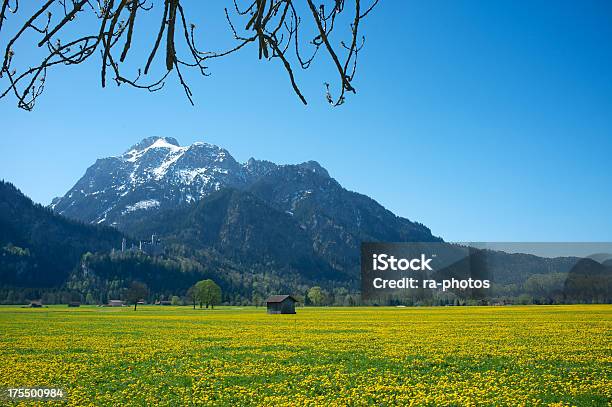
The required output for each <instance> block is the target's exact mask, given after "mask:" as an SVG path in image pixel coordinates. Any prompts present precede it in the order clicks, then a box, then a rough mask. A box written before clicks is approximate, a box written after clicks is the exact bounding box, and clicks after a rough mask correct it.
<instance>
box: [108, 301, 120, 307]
mask: <svg viewBox="0 0 612 407" xmlns="http://www.w3.org/2000/svg"><path fill="white" fill-rule="evenodd" d="M106 306H107V307H123V301H121V300H108V304H107V305H106Z"/></svg>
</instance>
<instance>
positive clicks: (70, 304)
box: [68, 301, 81, 308]
mask: <svg viewBox="0 0 612 407" xmlns="http://www.w3.org/2000/svg"><path fill="white" fill-rule="evenodd" d="M68 306H69V307H70V308H76V307H80V306H81V303H80V302H78V301H72V302H69V303H68Z"/></svg>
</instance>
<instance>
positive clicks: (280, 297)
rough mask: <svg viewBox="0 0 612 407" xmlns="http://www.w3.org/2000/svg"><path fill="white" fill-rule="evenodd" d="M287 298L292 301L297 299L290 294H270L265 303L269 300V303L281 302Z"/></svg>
mask: <svg viewBox="0 0 612 407" xmlns="http://www.w3.org/2000/svg"><path fill="white" fill-rule="evenodd" d="M287 298H291V299H292V300H293V301H295V302H297V300H296V299H295V298H293V296H291V295H271V296H269V297H268V299H267V300H266V302H267V303H269V302H271V303H277V302H283V301H285V300H286V299H287Z"/></svg>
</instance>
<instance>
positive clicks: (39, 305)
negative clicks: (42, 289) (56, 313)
mask: <svg viewBox="0 0 612 407" xmlns="http://www.w3.org/2000/svg"><path fill="white" fill-rule="evenodd" d="M42 306H43V304H42V301H40V300H38V301H30V308H42Z"/></svg>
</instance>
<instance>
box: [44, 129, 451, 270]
mask: <svg viewBox="0 0 612 407" xmlns="http://www.w3.org/2000/svg"><path fill="white" fill-rule="evenodd" d="M226 189H228V190H232V191H233V192H232V193H231V194H229V195H222V196H219V195H215V193H216V192H219V191H222V190H226ZM211 197H215V198H214V199H212V200H211V201H210V202H207V200H208V198H211ZM200 201H203V202H204V205H203V206H200V207H198V209H193V208H191V209H189V208H190V206H194V207H196V206H197V203H198V202H200ZM220 202H222V203H223V204H222V205H221V204H220ZM52 208H53V210H54V211H55V212H57V213H59V214H62V215H64V216H68V217H70V218H74V219H78V220H81V221H84V222H88V223H93V224H106V225H112V226H115V227H117V228H119V229H120V230H122V231H124V232H126V233H127V234H129V235H133V236H137V237H142V238H144V237H146V236H147V233H152V232H156V233H161V230H162V229H163V230H165V231H166V234H167V235H172V236H173V237H177V236H181V235H182V236H184V239H183V240H182V243H183V244H187V245H190V246H199V245H202V244H205V245H206V246H207V247H215V248H219V247H222V248H223V250H222V251H224V252H226V253H228V255H230V256H237V255H238V254H240V256H242V257H243V258H247V259H250V261H251V262H253V261H255V262H261V261H262V260H263V259H264V258H266V256H267V257H272V258H275V259H276V260H277V263H278V262H283V263H286V261H289V262H291V261H292V260H282V261H281V259H280V257H279V256H275V254H274V253H275V252H274V250H275V248H278V247H287V248H288V247H292V245H293V247H294V248H297V247H300V250H297V249H296V250H297V251H295V255H296V256H307V257H308V256H309V257H310V259H311V261H315V262H318V261H321V260H322V261H323V262H324V263H325V264H326V265H325V267H322V266H321V264H319V266H318V268H319V270H321V271H323V270H326V269H329V268H331V269H333V270H335V271H337V272H339V273H341V274H345V275H352V276H353V277H355V276H356V275H357V274H358V267H359V245H360V243H361V242H362V241H439V240H440V239H439V238H437V237H435V236H433V235H432V234H431V232H430V230H429V229H428V228H427V227H425V226H424V225H421V224H419V223H415V222H411V221H409V220H408V219H405V218H401V217H397V216H395V215H394V214H393V213H391V212H390V211H388V210H386V209H385V208H384V207H382V206H381V205H380V204H378V203H377V202H376V201H374V200H373V199H371V198H369V197H367V196H365V195H361V194H358V193H355V192H351V191H348V190H346V189H344V188H343V187H342V186H341V185H340V184H339V183H338V182H337V181H336V180H335V179H333V178H332V177H330V175H329V173H328V172H327V170H325V169H324V168H323V167H321V166H320V165H319V164H318V163H317V162H315V161H308V162H305V163H302V164H297V165H276V164H274V163H272V162H269V161H260V160H255V159H253V158H251V159H249V160H248V161H247V162H246V163H243V164H241V163H238V162H237V161H236V160H235V159H234V158H233V157H232V156H231V154H230V153H229V152H228V151H227V150H224V149H222V148H219V147H217V146H214V145H211V144H207V143H201V142H198V143H194V144H192V145H190V146H180V145H179V143H178V142H177V141H176V140H175V139H173V138H169V137H151V138H147V139H144V140H143V141H141V142H140V143H138V144H136V145H135V146H133V147H131V148H130V149H128V150H127V151H126V152H125V153H124V154H122V155H120V156H117V157H109V158H104V159H100V160H98V161H96V163H95V164H94V165H92V166H91V167H90V168H89V169H87V171H86V173H85V175H84V176H83V177H82V178H81V179H80V180H79V181H78V182H77V183H76V185H75V186H74V187H73V188H72V189H71V190H70V191H68V193H67V194H66V195H65V196H64V197H62V198H58V199H55V200H54V201H53V203H52ZM185 208H188V209H185ZM172 210H174V211H179V212H174V213H173V215H172V216H171V217H169V216H170V215H168V214H167V213H168V211H172ZM202 213H203V214H202ZM160 217H161V219H164V221H163V222H162V221H159V220H160ZM151 225H155V228H157V229H160V230H152V229H153V227H152V226H151ZM164 225H166V226H164ZM186 228H188V229H189V230H192V229H194V228H195V229H196V230H199V231H200V232H201V233H200V234H199V235H198V236H200V237H202V238H201V239H200V238H197V239H194V238H193V236H194V234H191V235H189V236H187V235H188V234H186V233H183V232H181V230H183V231H184V230H185V229H186ZM274 228H276V229H275V230H276V232H278V233H269V232H270V231H271V229H274ZM169 229H171V230H169ZM162 235H163V233H162ZM204 237H205V238H204ZM230 246H231V247H230ZM302 249H303V250H302ZM288 252H291V250H288V251H287V253H288ZM277 254H278V253H277ZM299 263H300V264H302V265H304V264H306V263H304V262H303V261H302V260H300V261H299Z"/></svg>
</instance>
